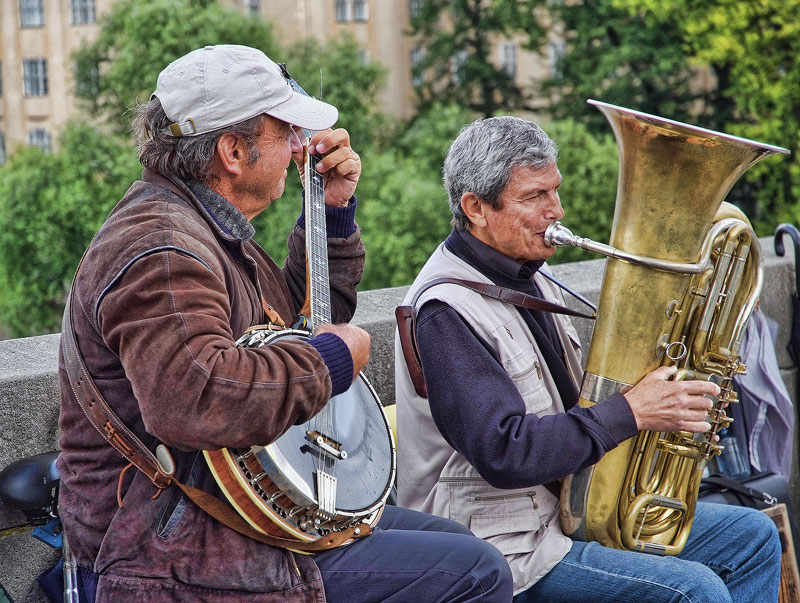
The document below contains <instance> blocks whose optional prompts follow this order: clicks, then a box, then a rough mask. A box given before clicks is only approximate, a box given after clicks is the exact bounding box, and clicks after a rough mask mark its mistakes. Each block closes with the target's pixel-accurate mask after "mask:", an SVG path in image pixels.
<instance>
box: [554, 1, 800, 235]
mask: <svg viewBox="0 0 800 603" xmlns="http://www.w3.org/2000/svg"><path fill="white" fill-rule="evenodd" d="M552 8H553V10H556V11H558V14H559V16H560V18H561V19H562V20H563V22H564V23H565V28H566V38H567V40H568V44H567V54H566V55H565V57H564V58H563V61H562V62H561V67H562V69H563V74H562V76H561V77H559V78H557V79H555V80H554V81H552V82H550V84H549V89H550V90H551V92H552V93H553V95H554V98H555V99H556V100H557V104H556V105H555V107H556V115H557V116H559V117H564V116H571V117H576V118H580V119H582V120H584V121H586V122H587V123H589V124H590V125H591V126H592V127H593V129H594V131H597V132H600V131H602V128H604V127H607V126H605V125H604V124H603V118H602V117H601V116H600V114H599V113H598V112H596V111H593V110H591V109H587V108H586V107H585V106H583V104H582V103H583V100H584V99H586V98H598V99H600V100H603V101H607V102H612V103H614V104H619V105H622V106H626V107H631V108H634V109H638V110H642V111H645V112H648V113H652V114H655V115H660V116H663V117H667V118H670V119H677V120H679V121H685V122H688V123H692V124H696V125H699V126H703V127H706V128H711V129H714V130H718V131H722V132H726V133H729V134H734V135H737V136H742V137H745V138H750V139H753V140H759V141H764V142H767V143H770V144H774V145H779V146H783V147H786V148H788V149H789V150H790V151H792V155H791V156H790V157H788V158H787V157H780V158H769V159H766V160H765V161H763V162H762V163H760V164H758V165H756V166H754V167H753V168H752V169H750V170H748V172H747V173H746V174H745V175H744V176H743V177H742V179H741V181H740V182H739V183H738V184H736V186H735V187H734V188H733V190H732V191H731V193H730V194H729V196H728V200H729V201H732V202H733V203H735V204H736V205H738V206H739V207H741V208H742V209H743V210H744V211H745V212H746V213H747V214H748V216H749V217H750V219H751V221H752V222H753V225H754V227H755V229H756V232H757V233H758V234H759V235H761V236H764V235H768V234H771V233H772V231H773V229H774V228H775V226H776V225H777V224H778V223H780V222H794V223H797V222H798V221H799V220H800V208H799V206H800V204H798V200H800V158H798V154H797V153H798V151H799V150H800V113H798V111H797V101H796V99H797V90H798V85H799V84H800V62H798V61H797V57H798V56H800V25H798V22H797V18H796V15H797V11H798V8H800V0H760V1H758V2H731V1H730V0H596V1H592V2H588V1H583V2H576V3H563V5H561V6H558V5H556V4H553V6H552ZM698 74H706V77H705V79H703V78H698V77H697V75H698ZM687 186H690V184H688V185H687Z"/></svg>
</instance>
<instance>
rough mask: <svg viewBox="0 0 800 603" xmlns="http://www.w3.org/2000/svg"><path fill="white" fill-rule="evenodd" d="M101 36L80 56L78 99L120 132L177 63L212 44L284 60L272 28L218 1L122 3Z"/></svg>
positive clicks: (103, 24)
mask: <svg viewBox="0 0 800 603" xmlns="http://www.w3.org/2000/svg"><path fill="white" fill-rule="evenodd" d="M99 24H100V35H99V36H98V38H97V40H95V41H94V42H92V43H89V44H86V45H84V46H82V47H81V49H80V50H78V51H77V52H76V53H75V55H74V58H75V62H76V66H77V70H76V80H77V81H78V82H79V84H78V86H77V87H76V94H77V96H78V97H79V98H81V99H83V101H85V105H86V108H87V109H88V111H89V113H90V114H91V115H93V116H96V117H97V118H99V119H100V120H101V121H105V120H107V121H108V123H110V124H111V125H112V127H114V128H115V129H116V130H117V131H118V132H127V131H128V130H129V128H130V114H129V107H131V106H132V105H133V103H134V102H146V101H147V100H148V99H149V98H150V94H151V93H152V92H153V90H155V87H156V79H157V78H158V74H159V73H160V72H161V70H162V69H164V67H166V65H167V64H168V63H170V62H171V61H173V60H175V59H177V58H178V57H180V56H183V55H184V54H186V53H187V52H189V51H191V50H194V49H195V48H200V47H202V46H205V45H208V44H242V45H245V46H252V47H254V48H259V49H261V50H263V51H264V52H265V53H266V54H267V55H268V56H270V57H280V56H281V53H280V52H279V51H278V45H277V43H276V41H275V38H274V35H273V32H272V26H271V25H270V24H269V23H268V22H266V21H263V20H260V19H252V18H248V17H246V16H244V15H241V14H239V13H236V12H234V11H232V10H230V9H227V8H224V7H222V6H221V5H220V4H218V3H217V2H214V1H213V0H122V1H120V2H116V3H114V4H113V6H112V8H111V12H110V13H108V15H106V16H104V17H101V19H100V20H99Z"/></svg>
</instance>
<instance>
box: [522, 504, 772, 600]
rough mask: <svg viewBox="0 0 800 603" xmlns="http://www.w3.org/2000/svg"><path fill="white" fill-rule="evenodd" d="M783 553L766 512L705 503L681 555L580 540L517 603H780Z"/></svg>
mask: <svg viewBox="0 0 800 603" xmlns="http://www.w3.org/2000/svg"><path fill="white" fill-rule="evenodd" d="M780 556H781V545H780V540H779V537H778V531H777V528H776V527H775V524H774V523H773V522H772V520H771V519H770V518H769V517H767V516H766V515H765V514H764V513H762V512H760V511H756V510H755V509H750V508H746V507H737V506H734V505H718V504H713V503H698V505H697V512H696V513H695V518H694V523H693V524H692V529H691V531H690V533H689V540H688V541H687V543H686V546H685V547H684V549H683V551H682V552H681V554H680V555H678V556H677V557H657V556H654V555H648V554H644V553H633V552H630V551H618V550H614V549H610V548H607V547H604V546H601V545H599V544H597V543H596V542H577V541H576V542H574V543H573V545H572V549H571V550H570V551H569V553H567V555H566V557H564V559H562V560H561V562H559V563H558V565H556V566H555V567H554V568H553V569H552V570H550V572H549V573H548V574H547V575H546V576H545V577H544V578H542V579H541V580H540V581H539V582H537V583H536V584H534V585H533V586H532V587H531V588H529V589H528V590H526V591H524V592H522V593H520V594H519V595H517V596H516V597H514V603H533V602H534V601H535V602H542V601H547V602H548V603H557V602H559V601H569V602H570V603H575V602H576V601H592V602H593V603H594V602H602V601H608V602H609V603H611V602H614V603H626V602H630V603H645V602H647V603H649V602H651V601H659V602H662V601H663V602H665V603H666V602H667V601H669V602H674V603H677V602H682V603H689V602H691V603H700V602H703V603H724V602H726V601H734V602H741V603H755V602H757V603H769V602H777V601H778V586H779V583H780V571H781V570H780V568H781V565H780V563H781V560H780Z"/></svg>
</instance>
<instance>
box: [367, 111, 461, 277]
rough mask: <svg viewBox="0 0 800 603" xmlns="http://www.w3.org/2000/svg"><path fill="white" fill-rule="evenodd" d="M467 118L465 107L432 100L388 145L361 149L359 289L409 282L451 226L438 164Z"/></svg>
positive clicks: (440, 163) (442, 161)
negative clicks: (363, 255) (363, 260)
mask: <svg viewBox="0 0 800 603" xmlns="http://www.w3.org/2000/svg"><path fill="white" fill-rule="evenodd" d="M470 121H472V116H471V114H470V113H469V112H468V111H466V110H465V109H463V108H460V107H458V106H456V105H441V104H438V103H437V104H434V105H433V106H432V107H431V108H430V110H429V111H427V112H425V113H421V114H419V115H418V116H417V117H416V118H415V119H414V121H413V122H412V123H411V124H409V125H408V127H407V128H406V129H405V130H404V131H401V132H399V133H397V138H396V141H395V143H394V145H395V146H394V147H393V148H392V149H391V150H386V151H384V152H382V153H374V154H370V155H367V156H365V155H362V162H363V166H364V170H363V174H362V176H361V180H360V182H359V185H358V190H357V192H356V194H357V195H358V199H359V201H358V202H359V210H358V212H359V214H358V221H359V223H360V224H361V225H362V227H363V229H364V231H363V237H364V245H365V246H366V248H367V265H366V269H365V272H364V279H363V281H362V283H361V289H362V290H367V289H377V288H381V287H393V286H397V285H408V284H410V283H411V281H413V280H414V277H415V276H416V275H417V272H418V271H419V269H420V268H422V265H423V264H424V263H425V261H426V260H427V259H428V256H429V255H430V254H431V252H432V251H433V250H434V249H435V248H436V245H437V244H439V243H440V242H441V241H442V240H444V238H445V237H446V236H447V233H448V232H450V219H451V218H452V214H451V212H450V208H449V205H448V202H447V194H446V193H445V191H444V187H443V185H442V175H441V174H442V172H441V170H442V164H443V163H444V157H445V155H446V154H447V149H448V148H449V146H450V143H451V142H452V141H453V139H454V138H455V137H456V136H458V133H459V131H460V130H461V128H462V127H463V126H464V125H465V124H467V123H469V122H470Z"/></svg>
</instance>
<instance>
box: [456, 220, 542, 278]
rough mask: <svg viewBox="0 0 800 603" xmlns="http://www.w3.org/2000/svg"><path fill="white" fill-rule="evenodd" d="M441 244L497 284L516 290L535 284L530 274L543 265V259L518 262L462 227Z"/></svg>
mask: <svg viewBox="0 0 800 603" xmlns="http://www.w3.org/2000/svg"><path fill="white" fill-rule="evenodd" d="M444 244H445V247H447V248H448V249H449V250H450V251H452V252H453V253H455V254H456V255H457V256H459V257H461V258H462V259H464V260H465V261H466V262H467V263H468V264H470V265H472V266H473V267H474V268H477V269H478V270H479V271H480V272H481V273H483V274H484V275H486V276H487V277H488V278H489V279H490V280H491V281H492V282H493V283H495V284H496V285H500V286H501V287H510V288H512V289H515V290H517V291H524V292H528V291H529V290H530V288H531V287H532V286H533V287H535V285H533V280H532V279H533V275H534V274H536V272H537V271H538V270H539V268H541V266H542V265H543V264H544V260H533V261H529V262H525V263H524V264H519V263H517V262H515V261H514V260H512V259H511V258H510V257H508V256H507V255H505V254H503V253H501V252H499V251H497V250H496V249H494V248H493V247H490V246H489V245H487V244H486V243H484V242H483V241H481V240H479V239H477V238H476V237H475V236H474V235H472V234H470V233H469V232H467V231H465V230H456V229H453V230H452V231H451V232H450V235H449V236H448V237H447V239H446V240H445V242H444Z"/></svg>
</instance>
